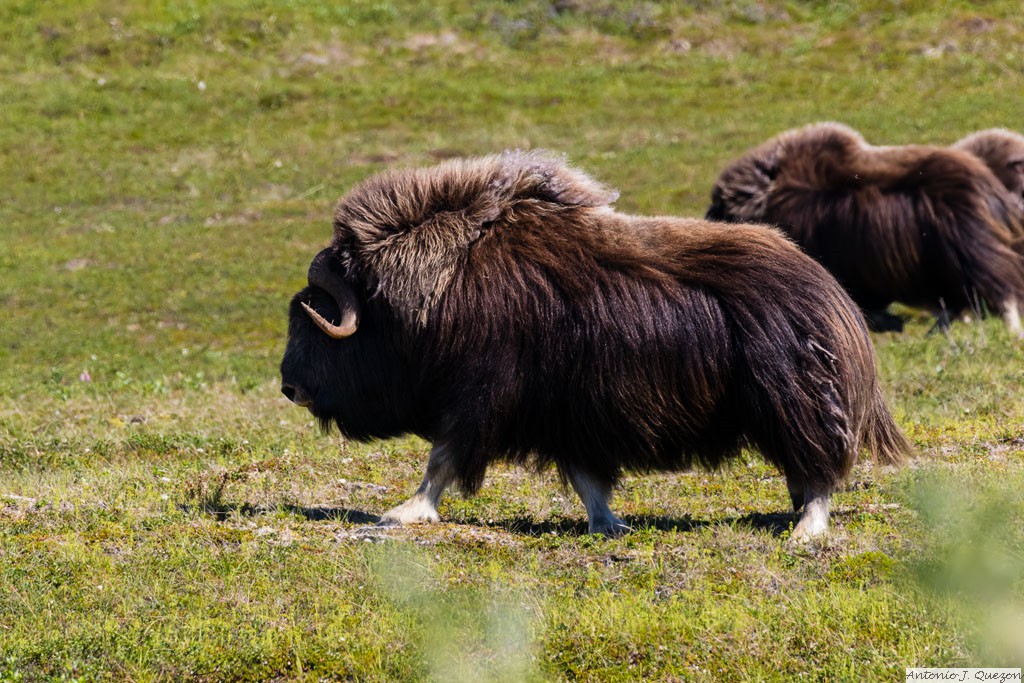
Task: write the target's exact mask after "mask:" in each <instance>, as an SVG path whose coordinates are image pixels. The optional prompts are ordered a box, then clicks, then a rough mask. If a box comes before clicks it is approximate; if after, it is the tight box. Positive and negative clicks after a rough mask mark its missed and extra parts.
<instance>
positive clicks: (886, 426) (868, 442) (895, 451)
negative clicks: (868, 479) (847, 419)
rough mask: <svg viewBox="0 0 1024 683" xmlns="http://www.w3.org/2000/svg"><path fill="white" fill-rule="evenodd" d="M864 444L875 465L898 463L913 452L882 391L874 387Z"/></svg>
mask: <svg viewBox="0 0 1024 683" xmlns="http://www.w3.org/2000/svg"><path fill="white" fill-rule="evenodd" d="M864 446H865V447H866V449H867V451H868V453H870V454H871V458H872V459H873V460H874V462H875V464H876V465H899V464H901V463H902V462H903V460H904V459H905V458H906V457H907V456H908V455H910V454H911V453H913V451H914V447H913V446H912V445H911V443H910V440H909V439H907V437H906V435H905V434H904V433H903V432H902V431H901V430H900V428H899V426H898V425H897V424H896V421H895V420H894V419H893V417H892V413H890V412H889V408H888V407H887V406H886V404H885V398H884V397H883V396H882V391H881V389H880V388H878V387H877V386H876V387H875V397H874V402H873V404H872V406H871V408H870V412H869V413H868V420H867V425H866V429H865V433H864Z"/></svg>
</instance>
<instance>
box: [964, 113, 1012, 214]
mask: <svg viewBox="0 0 1024 683" xmlns="http://www.w3.org/2000/svg"><path fill="white" fill-rule="evenodd" d="M953 148H954V149H962V150H964V151H966V152H970V153H971V154H973V155H975V156H976V157H978V158H979V159H981V160H982V161H983V162H985V164H986V165H987V166H988V167H989V168H990V169H991V170H992V172H993V173H994V174H995V176H996V177H997V178H999V180H1000V181H1001V182H1002V183H1003V185H1005V186H1006V189H1007V190H1009V192H1010V194H1011V195H1013V197H1014V198H1015V199H1016V201H1017V208H1018V209H1019V210H1020V211H1021V212H1022V213H1024V135H1021V134H1019V133H1014V132H1013V131H1010V130H1006V129H1005V128H989V129H988V130H980V131H978V132H977V133H972V134H971V135H968V136H967V137H965V138H964V139H963V140H960V141H959V142H957V143H956V144H955V145H953Z"/></svg>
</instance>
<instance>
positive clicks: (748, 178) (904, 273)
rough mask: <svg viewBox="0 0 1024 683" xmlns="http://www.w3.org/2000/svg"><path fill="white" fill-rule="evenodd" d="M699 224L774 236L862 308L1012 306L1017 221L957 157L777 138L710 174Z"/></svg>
mask: <svg viewBox="0 0 1024 683" xmlns="http://www.w3.org/2000/svg"><path fill="white" fill-rule="evenodd" d="M707 217H708V218H711V219H715V220H725V221H746V222H758V223H767V224H771V225H774V226H776V227H778V228H779V229H781V230H782V231H783V232H785V234H787V235H788V236H790V237H791V238H792V239H793V240H795V241H796V242H797V244H799V245H800V246H801V247H802V248H803V249H804V250H805V251H806V252H807V253H808V254H810V255H811V256H813V257H814V258H815V259H817V260H818V261H819V262H821V263H822V264H823V265H825V267H826V268H828V269H829V270H830V271H831V272H832V273H833V274H834V275H835V276H836V277H837V278H838V279H839V281H840V282H841V283H842V284H843V285H844V286H845V287H846V289H847V290H848V291H849V293H850V294H851V295H852V296H853V298H854V300H855V301H856V302H857V303H858V304H860V305H861V306H862V307H863V308H864V309H868V310H870V309H882V308H884V307H885V306H887V305H888V304H889V303H891V302H893V301H899V302H902V303H905V304H908V305H911V306H920V307H925V308H929V309H932V310H940V309H944V310H947V311H950V312H952V313H957V312H958V311H960V310H963V309H966V308H970V307H974V306H975V304H976V303H977V301H978V300H979V299H980V300H981V301H982V302H984V303H985V304H986V305H987V306H988V308H989V310H992V311H997V312H1003V311H1004V305H1005V304H1007V302H1014V301H1016V302H1021V301H1024V260H1022V259H1021V257H1020V255H1019V254H1018V253H1015V248H1017V244H1016V240H1017V239H1018V236H1019V235H1020V234H1021V229H1022V227H1021V219H1022V215H1021V211H1020V210H1019V208H1018V207H1017V205H1016V203H1015V201H1014V198H1013V197H1011V196H1010V194H1009V193H1008V192H1007V191H1006V189H1005V188H1004V187H1003V186H1002V184H1001V183H1000V182H999V180H998V179H997V178H996V177H995V176H994V175H993V174H992V172H991V171H989V169H988V168H987V167H986V166H985V165H984V164H983V163H981V161H979V159H978V158H976V157H975V156H973V155H972V154H969V153H967V152H965V151H963V150H961V149H949V148H942V147H924V146H913V145H911V146H903V147H875V146H872V145H869V144H867V143H866V142H865V141H864V139H863V138H862V137H861V136H860V134H858V133H857V132H856V131H854V130H852V129H851V128H849V127H847V126H844V125H841V124H836V123H821V124H814V125H810V126H806V127H804V128H800V129H796V130H792V131H787V132H785V133H782V134H780V135H778V136H777V137H775V138H772V139H771V140H769V141H767V142H765V143H764V144H762V145H760V146H759V147H757V148H755V149H754V150H752V151H750V152H749V153H747V154H746V155H744V156H743V157H742V158H740V159H738V160H737V161H735V162H733V163H732V164H730V165H729V166H728V167H726V168H725V170H723V171H722V173H721V175H720V176H719V178H718V181H717V182H716V184H715V186H714V188H713V190H712V203H711V207H710V208H709V209H708V213H707Z"/></svg>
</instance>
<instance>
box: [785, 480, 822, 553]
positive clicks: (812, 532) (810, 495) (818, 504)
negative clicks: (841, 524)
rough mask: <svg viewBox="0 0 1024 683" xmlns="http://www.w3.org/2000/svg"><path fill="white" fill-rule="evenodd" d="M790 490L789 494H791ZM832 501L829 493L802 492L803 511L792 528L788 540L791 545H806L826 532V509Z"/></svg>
mask: <svg viewBox="0 0 1024 683" xmlns="http://www.w3.org/2000/svg"><path fill="white" fill-rule="evenodd" d="M792 490H793V489H792V488H790V492H791V493H792ZM831 500H832V494H831V493H829V492H824V491H818V490H815V489H813V488H807V489H805V490H804V511H803V514H801V515H800V521H798V522H797V523H796V526H795V527H794V528H793V533H792V534H791V535H790V537H789V540H790V541H791V542H793V543H807V542H808V541H810V540H812V539H815V538H818V537H819V536H822V535H824V534H825V532H826V531H828V507H829V503H830V502H831Z"/></svg>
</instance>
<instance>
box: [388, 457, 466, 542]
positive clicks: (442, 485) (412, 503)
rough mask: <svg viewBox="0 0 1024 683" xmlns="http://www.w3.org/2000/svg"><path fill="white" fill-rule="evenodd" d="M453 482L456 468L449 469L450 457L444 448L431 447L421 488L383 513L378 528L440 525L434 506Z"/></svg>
mask: <svg viewBox="0 0 1024 683" xmlns="http://www.w3.org/2000/svg"><path fill="white" fill-rule="evenodd" d="M453 479H455V468H454V467H453V466H452V461H451V455H450V454H449V453H448V450H447V449H446V448H445V447H444V446H442V445H440V444H434V447H433V448H431V449H430V458H429V459H428V460H427V471H426V473H425V474H424V475H423V481H422V482H421V483H420V487H419V488H418V489H416V493H414V494H413V495H412V497H411V498H409V500H407V501H405V502H404V503H402V504H401V505H399V506H397V507H394V508H391V509H390V510H388V511H387V512H385V513H384V514H383V515H382V516H381V518H380V525H381V526H396V525H400V524H431V523H433V522H438V521H440V519H441V517H440V516H439V515H438V514H437V504H438V503H439V502H440V501H441V496H442V495H444V491H445V489H446V488H448V485H449V484H451V483H452V480H453Z"/></svg>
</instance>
